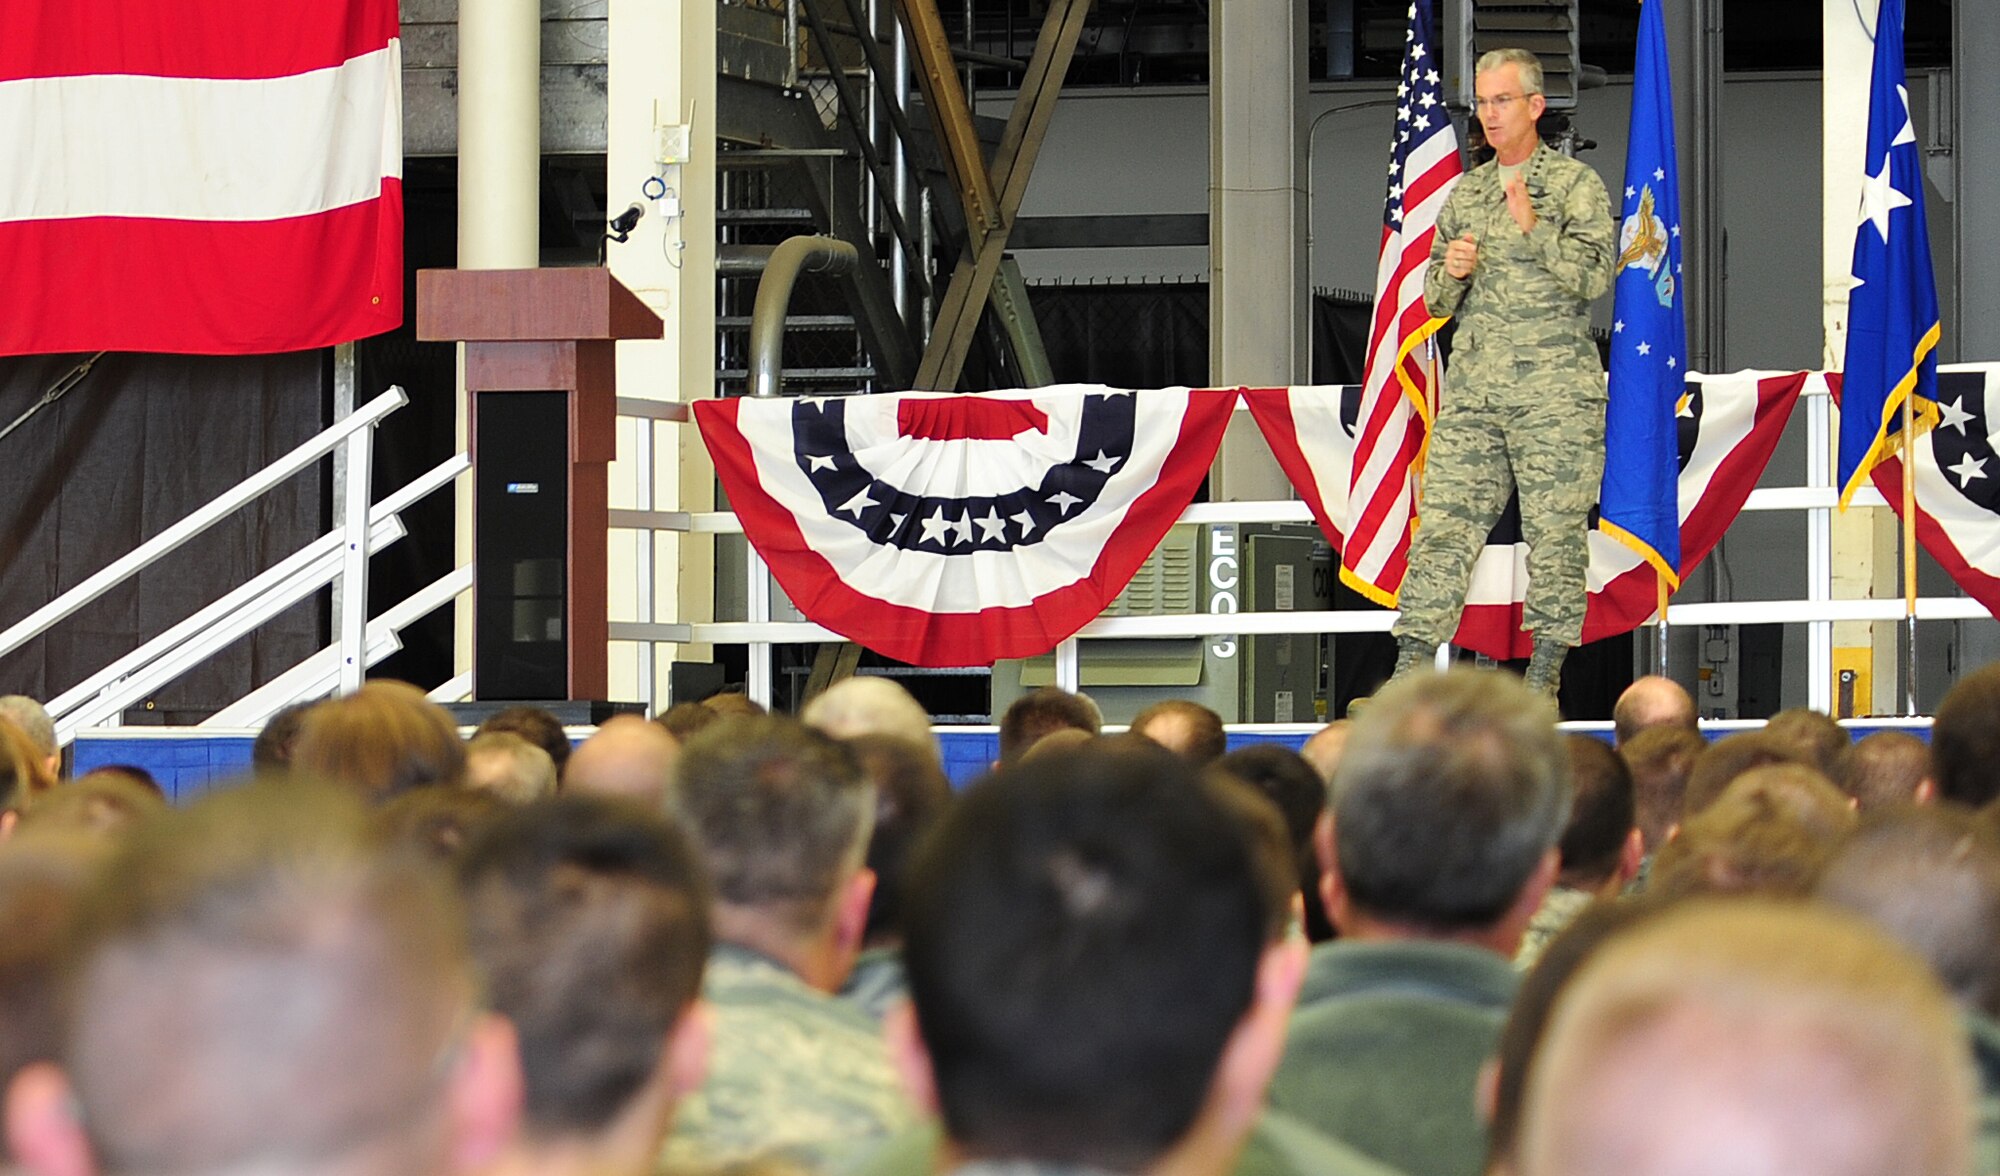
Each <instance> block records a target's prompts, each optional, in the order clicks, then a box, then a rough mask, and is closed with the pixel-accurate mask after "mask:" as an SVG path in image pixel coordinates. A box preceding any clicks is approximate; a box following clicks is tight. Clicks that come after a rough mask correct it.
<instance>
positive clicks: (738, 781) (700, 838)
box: [662, 717, 912, 1167]
mask: <svg viewBox="0 0 2000 1176" xmlns="http://www.w3.org/2000/svg"><path fill="white" fill-rule="evenodd" d="M669 810H670V813H671V815H672V816H674V817H675V818H676V819H677V820H678V821H679V822H680V823H681V825H682V827H683V828H685V829H686V830H687V831H688V833H689V835H690V836H691V837H692V838H693V839H694V841H695V843H696V845H697V846H699V848H700V850H701V853H702V856H703V859H704V861H705V862H706V865H707V868H708V873H709V879H710V884H711V885H712V886H713V888H714V893H715V914H714V919H715V933H716V939H717V941H718V945H717V947H716V949H715V951H714V952H713V953H711V956H710V959H709V967H708V973H707V977H706V979H705V980H704V982H703V994H704V997H705V999H706V1000H707V1002H708V1004H709V1007H710V1008H711V1009H712V1010H713V1015H714V1021H715V1051H714V1054H713V1057H712V1059H711V1062H710V1066H709V1075H708V1078H707V1080H706V1081H705V1082H704V1083H703V1084H702V1087H701V1089H700V1090H698V1091H697V1092H696V1093H695V1094H694V1095H693V1096H692V1097H691V1098H689V1099H688V1100H687V1101H686V1102H685V1103H684V1104H683V1107H682V1110H681V1114H680V1115H679V1117H678V1119H677V1121H676V1123H675V1125H674V1131H673V1134H672V1135H671V1136H670V1137H669V1139H668V1142H667V1146H666V1149H665V1150H664V1152H663V1153H662V1163H663V1164H666V1165H668V1166H699V1167H707V1166H715V1165H721V1164H731V1163H738V1162H742V1161H744V1160H748V1159H753V1158H757V1157H764V1156H776V1157H779V1158H782V1159H789V1160H794V1161H799V1162H803V1163H805V1164H807V1165H808V1166H811V1167H824V1166H825V1165H826V1164H827V1163H828V1162H830V1160H831V1159H832V1157H834V1156H835V1155H836V1154H839V1153H841V1152H842V1151H845V1150H853V1149H857V1148H861V1147H866V1146H868V1145H870V1144H873V1143H877V1142H880V1141H881V1140H883V1139H886V1138H888V1137H889V1136H890V1135H892V1134H894V1133H895V1132H896V1131H899V1130H901V1129H902V1128H904V1127H906V1126H908V1125H909V1124H910V1123H911V1122H912V1112H911V1110H910V1107H909V1105H908V1103H907V1102H906V1101H905V1100H904V1098H903V1097H902V1094H901V1092H900V1090H899V1089H898V1086H897V1083H896V1079H895V1074H894V1071H893V1070H892V1069H891V1067H890V1065H889V1059H888V1054H887V1052H886V1050H885V1049H884V1047H883V1044H882V1038H881V1034H880V1030H879V1027H878V1026H877V1025H876V1024H875V1023H874V1022H872V1021H870V1020H869V1019H868V1018H867V1017H866V1016H865V1015H864V1014H863V1013H861V1012H860V1011H859V1010H858V1009H856V1008H854V1007H853V1006H851V1005H849V1004H848V1003H847V1002H845V1001H843V1000H840V999H839V998H838V997H836V996H834V995H832V994H833V993H835V992H837V991H839V989H840V987H841V985H842V984H843V983H844V982H845V981H846V979H847V976H848V973H849V972H850V971H851V969H852V967H853V963H854V959H855V955H856V953H857V951H858V949H859V947H860V945H861V941H862V934H863V930H864V928H865V927H866V924H867V915H868V906H869V899H870V896H871V894H872V892H873V889H874V875H873V874H872V873H871V872H870V871H869V870H868V869H867V867H866V865H865V864H864V854H865V852H866V848H867V844H868V839H869V832H870V828H871V826H872V825H873V822H874V816H875V795H874V787H873V785H871V784H870V783H869V781H868V778H867V777H866V776H864V775H863V774H862V771H861V768H860V765H859V764H858V763H857V762H856V760H855V757H854V753H853V751H852V750H851V749H849V748H848V747H846V746H844V745H842V744H840V743H838V742H836V741H834V740H833V739H831V738H829V737H828V736H826V735H825V734H823V733H821V732H819V731H816V730H813V729H812V728H810V727H807V726H805V725H803V724H801V723H798V722H795V721H793V720H790V719H784V718H775V717H766V718H756V719H739V720H734V721H731V722H729V723H726V724H718V725H716V726H714V727H712V728H710V729H708V730H707V731H704V732H702V733H701V734H700V735H697V736H695V737H694V738H693V739H691V740H689V742H688V745H687V748H686V749H685V750H684V752H683V753H682V756H681V762H680V768H679V771H678V772H677V773H676V776H675V780H674V783H673V786H672V788H671V790H670V792H669Z"/></svg>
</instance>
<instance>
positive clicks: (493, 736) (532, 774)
mask: <svg viewBox="0 0 2000 1176" xmlns="http://www.w3.org/2000/svg"><path fill="white" fill-rule="evenodd" d="M465 784H466V787H468V788H472V789H474V790H476V791H480V792H491V793H492V794H493V795H495V796H497V797H499V798H500V799H502V800H504V801H507V802H508V803H510V804H527V803H529V802H530V801H536V800H541V799H543V798H544V797H549V796H554V795H555V793H556V765H555V761H554V760H552V759H550V758H549V753H548V752H546V751H543V750H542V749H541V748H539V747H536V746H535V745H534V744H532V743H530V742H528V741H527V740H526V739H523V738H521V737H520V736H519V735H516V734H514V733H512V732H511V731H488V732H486V733H485V734H483V735H481V734H475V735H474V736H473V737H472V738H471V739H469V740H467V741H466V744H465Z"/></svg>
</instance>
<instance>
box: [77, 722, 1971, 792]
mask: <svg viewBox="0 0 2000 1176" xmlns="http://www.w3.org/2000/svg"><path fill="white" fill-rule="evenodd" d="M1763 725H1764V723H1763V720H1761V719H1726V720H1713V721H1709V722H1704V723H1703V724H1702V731H1703V733H1704V734H1706V735H1707V736H1708V737H1709V738H1711V739H1720V738H1721V737H1722V736H1724V735H1728V734H1730V733H1731V732H1734V731H1751V730H1755V729H1757V728H1758V727H1761V726H1763ZM1841 725H1842V726H1844V727H1846V728H1847V729H1848V730H1849V731H1850V732H1852V733H1853V735H1854V737H1855V738H1857V739H1859V738H1860V737H1862V736H1863V735H1867V734H1869V733H1870V732H1872V731H1883V730H1898V731H1909V732H1911V733H1912V734H1915V735H1917V736H1919V737H1920V738H1926V739H1928V738H1929V737H1930V725H1931V720H1930V719H1929V718H1928V717H1919V718H1914V719H1908V718H1867V719H1848V720H1844V721H1843V722H1842V724H1841ZM1117 729H1118V728H1110V730H1117ZM1318 729H1319V726H1318V724H1316V723H1283V724H1267V725H1250V724H1243V725H1240V726H1232V727H1230V728H1229V746H1230V748H1231V750H1234V749H1235V748H1238V747H1244V746H1247V745H1249V744H1253V743H1281V744H1283V745H1285V746H1286V747H1291V748H1297V747H1298V746H1299V745H1300V744H1302V743H1304V742H1305V741H1306V736H1308V735H1310V734H1312V733H1313V732H1314V731H1316V730H1318ZM1563 729H1564V730H1569V731H1581V732H1584V733H1586V734H1591V735H1596V736H1598V737H1599V738H1603V739H1609V738H1610V737H1611V724H1610V723H1609V722H1590V723H1564V724H1563ZM466 733H467V734H471V732H470V730H468V731H467V732H466ZM256 734H257V733H256V732H255V731H234V730H229V731H217V730H209V729H206V728H198V727H125V728H120V729H117V730H106V731H92V732H89V733H87V734H84V735H82V736H79V737H78V739H77V741H76V743H75V745H74V748H73V751H74V759H75V764H74V769H73V774H75V775H82V774H83V773H85V772H88V771H90V770H91V769H93V768H101V767H104V766H106V765H108V764H133V765H136V766H138V767H141V768H144V769H146V770H147V771H148V772H151V773H152V774H153V778H154V779H156V780H158V781H159V782H160V787H162V788H163V789H165V790H166V793H167V796H168V798H169V799H171V800H174V801H182V800H186V799H188V798H189V797H192V796H196V795H199V794H200V793H202V792H203V791H206V790H207V789H208V788H210V787H212V786H214V785H215V784H216V783H218V782H221V781H227V780H230V779H233V778H235V777H238V776H241V775H243V774H244V773H246V772H248V771H249V770H250V743H251V741H252V740H253V739H254V738H255V737H256ZM569 734H570V738H571V740H572V741H576V740H581V739H583V738H585V737H587V736H588V735H589V734H590V728H587V727H571V728H569ZM937 734H938V744H939V746H940V747H941V748H943V750H944V760H945V771H946V772H947V773H948V774H949V775H950V776H951V781H952V783H953V784H954V785H956V786H963V785H965V784H967V783H969V782H970V781H972V780H973V779H975V778H977V777H978V776H979V774H980V773H981V772H984V771H985V770H986V768H987V766H988V765H990V764H991V763H992V762H993V760H994V759H995V758H996V757H998V756H999V754H1000V735H999V731H998V729H997V728H994V727H940V728H938V732H937Z"/></svg>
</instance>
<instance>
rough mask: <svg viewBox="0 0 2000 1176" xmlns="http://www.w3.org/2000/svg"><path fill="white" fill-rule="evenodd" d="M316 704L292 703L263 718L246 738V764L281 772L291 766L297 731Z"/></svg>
mask: <svg viewBox="0 0 2000 1176" xmlns="http://www.w3.org/2000/svg"><path fill="white" fill-rule="evenodd" d="M317 705H319V704H318V703H314V702H295V703H293V704H292V705H290V706H288V707H285V708H283V709H282V710H280V711H278V713H276V714H274V715H272V716H271V717H270V718H268V719H266V720H264V727H263V729H262V730H260V731H258V732H257V737H256V738H255V739H253V740H251V741H250V766H251V768H252V769H253V770H255V771H258V772H282V771H285V770H286V769H288V768H290V767H291V766H292V749H293V748H294V747H296V746H298V742H299V731H300V729H301V728H303V727H304V726H305V723H306V712H307V711H310V710H311V709H312V708H313V707H315V706H317Z"/></svg>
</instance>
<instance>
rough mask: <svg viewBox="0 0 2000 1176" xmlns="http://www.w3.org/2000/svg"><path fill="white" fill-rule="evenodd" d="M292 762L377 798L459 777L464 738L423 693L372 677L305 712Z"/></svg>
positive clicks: (299, 768)
mask: <svg viewBox="0 0 2000 1176" xmlns="http://www.w3.org/2000/svg"><path fill="white" fill-rule="evenodd" d="M292 768H293V770H294V771H297V772H300V773H302V774H304V775H307V776H311V777H313V778H315V779H319V780H325V781H328V782H330V783H334V784H341V785H345V786H346V787H349V788H352V789H354V790H355V791H356V792H357V793H359V794H360V795H361V796H362V798H363V799H366V800H368V801H371V802H379V801H383V800H387V799H389V798H390V797H392V796H395V795H397V794H398V793H402V792H408V791H409V790H410V789H412V788H422V787H423V786H424V785H426V784H448V785H455V784H460V783H463V782H464V780H465V744H464V743H463V742H462V741H461V740H460V739H459V737H458V727H457V726H456V725H454V724H453V722H452V719H451V715H450V714H449V713H448V712H447V711H446V710H445V709H444V708H443V707H441V706H439V705H438V704H437V703H434V702H432V701H431V700H430V699H428V698H426V697H424V692H423V691H421V690H419V689H417V688H416V687H415V686H412V685H410V684H409V683H408V682H393V681H389V680H386V679H380V678H378V679H376V680H375V681H372V682H367V683H364V684H363V685H362V687H361V689H359V690H356V691H355V692H354V693H352V694H349V695H347V696H345V697H343V698H330V699H328V700H326V701H325V702H322V703H320V704H318V705H317V706H315V707H313V708H312V710H310V711H308V712H307V713H306V718H305V723H304V725H303V726H302V727H301V728H300V729H299V739H298V742H297V743H296V744H294V745H293V747H292Z"/></svg>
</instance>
